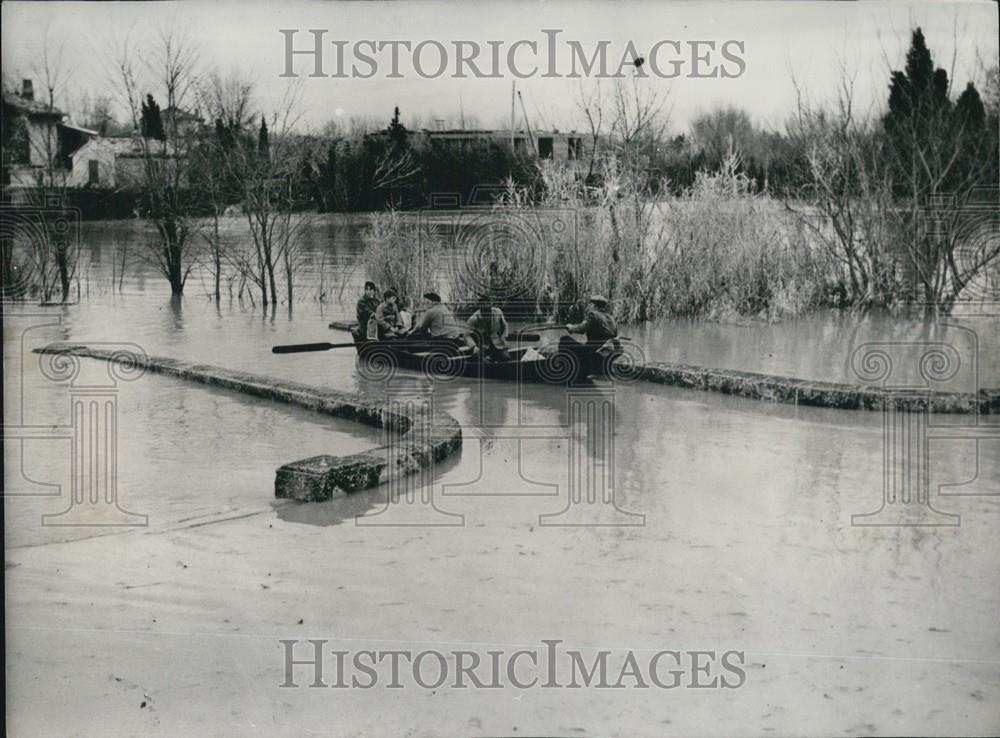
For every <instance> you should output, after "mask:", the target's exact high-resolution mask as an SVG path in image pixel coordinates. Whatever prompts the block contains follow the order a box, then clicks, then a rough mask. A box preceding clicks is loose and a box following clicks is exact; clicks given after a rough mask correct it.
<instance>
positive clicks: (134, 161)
mask: <svg viewBox="0 0 1000 738" xmlns="http://www.w3.org/2000/svg"><path fill="white" fill-rule="evenodd" d="M143 166H144V163H143V153H142V145H141V142H140V141H139V138H138V136H127V137H121V138H93V139H91V140H89V141H87V143H85V144H84V145H83V146H81V147H80V148H79V149H77V150H76V151H74V152H73V155H72V166H71V167H70V174H69V180H68V183H67V184H68V185H69V186H70V187H74V188H84V187H91V188H95V189H124V190H128V189H135V188H137V187H139V186H140V185H141V184H142V181H143V179H142V177H143V171H142V167H143Z"/></svg>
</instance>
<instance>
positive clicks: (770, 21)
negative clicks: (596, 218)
mask: <svg viewBox="0 0 1000 738" xmlns="http://www.w3.org/2000/svg"><path fill="white" fill-rule="evenodd" d="M2 16H3V18H2V20H3V31H2V41H3V67H4V77H5V79H11V80H20V78H21V77H33V78H35V86H36V90H38V88H39V87H40V84H39V81H38V79H37V74H32V73H31V69H32V67H33V64H34V63H35V61H36V60H37V58H38V56H39V48H40V44H41V40H42V38H43V36H44V33H45V28H46V25H48V26H49V37H50V38H51V39H52V40H53V41H54V42H56V43H57V44H58V43H62V44H63V46H64V52H63V54H64V61H65V62H66V64H67V65H68V66H69V67H70V68H71V69H72V70H73V76H72V82H71V86H70V88H69V90H68V92H67V94H66V95H64V96H62V99H57V104H59V105H61V106H63V107H67V108H72V107H73V103H74V101H75V100H76V99H78V97H79V95H80V93H81V92H82V91H84V90H86V91H88V92H90V93H91V94H95V93H101V92H105V93H106V92H110V91H111V88H112V82H111V79H110V77H109V75H108V73H107V71H106V67H105V65H104V63H103V62H102V59H105V58H107V56H108V53H107V49H108V48H109V46H110V43H109V39H111V38H115V37H118V38H121V37H124V36H125V35H126V34H129V33H131V35H132V39H133V41H134V42H136V43H138V44H139V46H140V47H142V46H143V45H144V44H143V39H148V38H150V37H151V36H152V35H153V34H154V33H155V32H156V29H157V27H159V26H162V25H164V24H169V23H177V24H179V25H181V26H185V27H186V28H187V29H188V30H189V31H190V33H191V34H192V36H193V38H194V40H195V41H196V42H197V43H198V44H199V46H200V47H201V50H202V60H203V62H204V63H205V64H206V65H208V66H215V67H218V68H221V69H226V68H238V69H240V70H242V71H245V72H247V73H249V74H251V75H252V76H253V78H254V79H255V80H256V81H257V84H258V86H259V89H260V91H261V97H262V98H264V99H278V98H280V97H281V95H282V93H283V91H284V90H285V89H286V87H287V85H288V84H289V81H288V80H286V79H281V78H279V76H278V75H279V74H280V73H281V72H282V70H283V68H284V39H283V37H282V36H281V34H279V32H278V29H279V28H301V29H302V33H300V34H299V35H298V37H297V46H302V47H304V46H306V44H307V43H308V42H309V40H310V39H309V36H308V35H307V33H306V29H309V28H324V29H329V31H328V33H327V36H326V38H327V39H330V40H332V39H343V40H346V41H348V42H349V43H350V44H353V42H355V41H357V40H361V39H374V40H409V41H411V42H413V43H414V44H416V43H419V42H420V41H423V40H426V39H434V40H438V41H441V42H442V43H444V44H445V45H450V42H453V41H456V40H470V41H477V42H479V43H480V44H482V45H483V46H484V48H485V43H486V41H489V40H500V41H504V42H505V43H506V44H510V43H513V42H514V41H516V40H518V39H529V40H535V41H538V42H539V43H540V46H541V45H543V43H544V36H543V35H542V33H541V29H543V28H559V29H563V34H562V35H561V36H560V41H562V40H565V39H575V40H578V41H580V42H581V43H582V44H583V45H584V46H585V47H586V48H588V49H589V48H590V47H592V45H594V44H596V42H597V41H598V40H602V39H607V40H609V41H611V48H612V51H611V54H610V57H611V58H612V59H617V56H618V55H620V53H621V51H622V50H623V49H624V48H625V44H626V43H627V42H628V41H629V40H631V41H632V42H633V43H634V44H635V46H636V48H638V49H639V51H640V52H641V53H646V50H647V49H648V48H649V47H650V46H651V45H652V44H653V43H655V42H656V41H659V40H663V39H673V40H677V41H681V42H685V41H690V40H714V41H716V42H718V43H722V42H724V41H726V40H729V39H736V40H741V41H743V42H744V43H745V52H744V54H743V58H744V59H745V61H746V64H747V69H746V72H745V74H743V75H742V76H741V77H739V78H736V79H686V78H679V79H674V80H664V79H659V78H656V77H650V78H648V79H645V80H643V81H642V84H646V85H651V86H655V87H656V88H657V89H658V90H660V91H662V92H665V93H669V99H670V108H671V111H672V115H671V121H672V127H673V128H674V129H675V130H683V129H684V128H686V126H687V124H688V123H689V122H690V120H691V118H692V117H693V116H694V115H695V114H697V113H698V112H699V111H701V110H704V109H708V108H711V107H713V106H715V105H718V104H720V103H727V104H734V105H738V106H741V107H744V108H746V109H747V110H749V111H750V112H751V114H752V115H753V116H754V117H755V118H756V119H757V120H758V121H759V122H762V123H771V124H776V123H780V121H782V120H783V119H784V118H785V117H786V116H787V115H788V113H789V112H790V111H791V109H792V105H793V103H794V89H793V86H792V82H791V80H792V73H793V71H794V74H795V76H796V77H797V78H798V79H799V81H800V83H801V85H802V86H803V87H804V89H806V90H807V91H808V92H809V94H810V96H812V97H813V98H815V99H824V98H828V97H830V96H832V95H833V94H834V91H835V88H836V84H837V79H838V74H839V73H838V71H837V68H836V65H837V63H838V61H846V63H847V64H848V65H849V67H850V69H851V70H852V71H853V72H854V73H856V74H857V83H856V84H857V90H858V94H859V97H860V99H861V100H862V101H863V102H864V103H870V102H871V101H877V102H878V103H879V104H881V103H882V101H883V98H884V97H885V95H886V92H887V87H888V74H889V73H888V70H889V67H890V65H891V66H892V67H894V68H899V67H901V66H902V64H903V56H904V54H905V50H906V47H907V46H908V43H909V29H910V28H911V27H912V26H916V25H920V26H922V27H923V29H924V33H925V35H926V36H927V39H928V43H929V45H930V48H931V51H932V53H933V54H934V59H935V63H936V64H937V65H939V66H943V67H945V68H946V69H949V68H950V66H951V61H952V56H953V53H954V52H955V45H956V44H955V43H954V40H953V35H955V37H956V38H957V46H958V49H957V51H958V61H957V64H956V67H955V78H956V79H955V84H956V86H959V85H961V87H964V85H965V82H966V81H967V80H968V79H969V78H970V75H973V74H976V72H975V62H976V56H977V53H978V54H979V55H981V56H982V57H984V58H987V59H995V58H996V56H997V48H998V41H997V38H998V36H997V34H998V15H997V5H996V4H995V3H994V2H992V1H990V0H981V1H980V0H975V1H972V0H970V1H968V2H956V3H950V2H930V1H925V2H908V3H902V2H900V3H889V2H877V3H876V2H855V3H829V2H751V1H749V0H748V1H744V2H662V1H661V2H617V3H611V2H593V1H592V2H582V1H580V0H576V1H575V2H464V3H459V2H400V3H393V2H365V3H355V2H332V3H320V2H288V3H280V4H279V3H266V4H265V3H260V2H246V1H245V0H244V1H242V2H238V3H237V2H228V1H227V2H207V1H205V2H195V1H193V0H191V1H189V2H160V3H128V2H121V3H103V2H102V3H86V2H68V3H60V2H17V1H8V2H4V3H3V5H2ZM329 52H330V53H329V55H328V57H327V58H328V67H330V68H331V71H332V66H333V62H332V57H333V54H332V47H329ZM387 53H388V52H385V54H386V55H384V56H383V58H384V59H386V60H387V59H388V56H387ZM484 53H485V52H484ZM405 56H406V55H405V54H404V58H405ZM429 58H431V60H432V61H433V57H429ZM568 58H569V54H568V53H565V54H563V56H562V57H561V63H560V66H561V70H560V71H566V70H567V69H568ZM720 61H721V60H720ZM307 64H308V63H307V62H306V61H302V62H301V65H302V66H301V70H302V71H303V74H305V72H306V71H307V70H308V69H310V67H308V66H307ZM387 66H388V65H387V64H386V65H385V66H384V67H383V68H382V70H381V71H380V74H379V76H377V77H375V78H374V79H369V80H361V79H306V80H305V82H304V85H305V89H304V93H305V97H304V105H305V114H304V117H303V121H304V123H305V124H306V125H308V126H309V127H312V128H318V127H319V126H322V124H323V123H324V122H326V121H328V120H330V119H332V118H335V117H337V116H338V111H339V115H340V116H342V117H343V118H345V119H346V118H349V117H351V116H377V117H378V118H379V119H384V120H385V121H388V118H389V117H390V116H391V114H392V108H393V106H394V105H399V106H400V108H401V109H402V112H403V119H404V122H406V121H407V120H412V117H413V116H414V115H419V116H421V117H422V119H423V121H425V122H428V123H429V121H430V119H432V118H435V117H438V118H448V117H454V118H455V119H457V116H458V113H459V109H460V100H461V106H462V108H464V111H465V114H466V116H467V117H471V116H473V115H474V116H476V117H477V118H478V120H479V122H480V124H482V125H487V126H494V125H503V122H504V121H506V120H509V116H510V90H511V77H509V76H505V77H504V78H502V79H471V78H470V79H451V78H443V79H435V80H426V79H421V78H419V77H416V76H415V75H412V74H409V75H408V76H406V77H405V78H403V79H386V78H385V77H384V74H385V73H387V71H388V69H387ZM408 67H409V65H408V64H407V63H405V62H404V63H403V64H401V70H402V71H404V73H405V72H406V71H407V70H408ZM685 71H686V70H685ZM977 81H978V80H977ZM517 84H518V89H519V90H520V91H521V93H522V95H523V96H524V100H525V104H526V107H527V110H528V114H529V117H530V119H531V123H532V125H533V126H535V127H539V128H541V127H551V126H556V127H559V128H562V129H564V130H568V129H571V128H582V127H583V125H582V120H581V119H580V118H579V114H578V112H577V111H576V109H575V106H574V97H575V95H576V93H577V91H578V87H579V85H580V80H567V79H540V78H534V79H527V80H520V81H518V83H517ZM584 84H589V85H593V84H594V83H593V81H586V80H584ZM605 84H607V82H605ZM959 89H960V87H959ZM153 92H154V94H156V91H155V90H153ZM36 94H37V93H36ZM161 104H162V103H161ZM517 123H518V125H519V126H520V125H521V112H520V106H519V107H518V112H517Z"/></svg>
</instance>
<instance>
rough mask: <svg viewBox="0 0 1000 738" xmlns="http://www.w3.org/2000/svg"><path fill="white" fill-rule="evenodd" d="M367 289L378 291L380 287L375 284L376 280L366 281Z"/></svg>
mask: <svg viewBox="0 0 1000 738" xmlns="http://www.w3.org/2000/svg"><path fill="white" fill-rule="evenodd" d="M365 289H366V290H375V291H376V292H378V287H376V286H375V283H374V282H365Z"/></svg>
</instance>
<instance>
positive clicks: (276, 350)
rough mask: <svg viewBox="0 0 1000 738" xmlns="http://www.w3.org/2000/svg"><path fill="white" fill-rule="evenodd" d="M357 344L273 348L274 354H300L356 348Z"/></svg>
mask: <svg viewBox="0 0 1000 738" xmlns="http://www.w3.org/2000/svg"><path fill="white" fill-rule="evenodd" d="M355 346H356V344H355V343H354V342H353V341H352V342H351V343H292V344H288V345H286V346H274V347H272V348H271V353H272V354H300V353H304V352H306V351H329V350H330V349H335V348H354V347H355Z"/></svg>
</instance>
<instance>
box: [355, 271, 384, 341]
mask: <svg viewBox="0 0 1000 738" xmlns="http://www.w3.org/2000/svg"><path fill="white" fill-rule="evenodd" d="M378 306H379V300H378V288H377V287H376V286H375V283H374V282H365V294H364V297H362V298H361V299H359V300H358V308H357V318H358V331H359V332H360V333H361V335H362V336H367V331H368V321H369V319H370V318H371V317H372V316H373V315H374V314H375V311H376V310H378Z"/></svg>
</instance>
